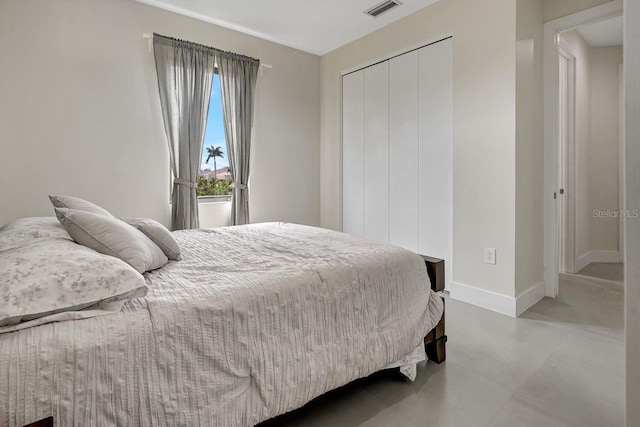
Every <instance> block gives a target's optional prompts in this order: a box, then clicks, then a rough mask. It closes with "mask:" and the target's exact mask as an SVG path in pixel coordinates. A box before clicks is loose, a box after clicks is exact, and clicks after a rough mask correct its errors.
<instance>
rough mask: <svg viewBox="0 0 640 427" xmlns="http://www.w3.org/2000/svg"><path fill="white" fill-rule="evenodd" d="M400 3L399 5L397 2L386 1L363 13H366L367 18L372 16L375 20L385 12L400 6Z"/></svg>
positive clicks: (393, 0)
mask: <svg viewBox="0 0 640 427" xmlns="http://www.w3.org/2000/svg"><path fill="white" fill-rule="evenodd" d="M401 4H402V3H400V2H399V1H398V0H387V1H383V2H382V3H380V4H377V5H375V6H373V7H372V8H370V9H367V10H365V11H364V13H366V14H367V15H369V16H372V17H374V18H377V17H378V16H380V15H382V14H383V13H385V12H387V11H388V10H391V9H393V8H394V7H396V6H400V5H401Z"/></svg>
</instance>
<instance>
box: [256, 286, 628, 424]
mask: <svg viewBox="0 0 640 427" xmlns="http://www.w3.org/2000/svg"><path fill="white" fill-rule="evenodd" d="M560 294H561V296H560V298H558V299H557V300H553V299H549V298H545V299H544V300H542V301H540V302H539V303H538V304H536V305H535V306H534V307H532V308H531V309H530V310H529V311H527V312H526V313H525V314H524V315H523V316H521V317H520V318H518V319H512V318H509V317H506V316H503V315H500V314H497V313H493V312H491V311H488V310H484V309H481V308H478V307H475V306H472V305H469V304H465V303H462V302H459V301H455V300H451V299H449V300H447V335H448V336H449V342H448V344H447V361H446V362H445V363H443V364H442V365H436V364H435V363H432V362H429V363H422V364H421V365H420V366H419V369H418V377H417V379H416V381H415V382H413V383H409V382H407V381H405V380H403V379H402V378H400V376H399V374H397V372H394V371H385V372H379V373H377V374H374V375H372V376H370V377H368V378H365V379H362V380H359V381H356V382H354V383H352V384H349V385H347V386H345V387H343V388H341V389H339V390H335V391H333V392H330V393H328V394H326V395H324V396H321V397H320V398H318V399H316V400H314V401H312V402H310V403H309V404H307V405H306V406H305V407H304V408H302V409H299V410H297V411H294V412H292V413H290V414H286V415H284V416H282V417H279V418H276V419H274V420H271V421H269V422H267V423H264V424H262V425H261V426H264V427H267V426H268V427H272V426H380V427H395V426H398V427H403V426H433V427H435V426H455V427H465V426H471V427H475V426H491V427H498V426H500V427H502V426H504V427H518V426H536V427H537V426H545V427H555V426H580V427H588V426H594V427H614V426H622V425H623V424H624V417H623V409H624V406H623V401H624V366H623V341H622V339H623V338H622V337H623V287H622V284H621V283H616V282H612V281H602V280H598V279H593V278H589V277H583V276H577V275H561V277H560Z"/></svg>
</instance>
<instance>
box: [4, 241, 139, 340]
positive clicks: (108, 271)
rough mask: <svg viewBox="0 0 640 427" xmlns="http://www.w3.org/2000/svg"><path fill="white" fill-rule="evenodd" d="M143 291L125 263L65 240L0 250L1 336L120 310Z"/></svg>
mask: <svg viewBox="0 0 640 427" xmlns="http://www.w3.org/2000/svg"><path fill="white" fill-rule="evenodd" d="M146 293H147V286H146V284H145V280H144V278H143V277H142V275H141V274H140V273H138V272H137V271H136V270H134V269H133V268H132V267H131V266H129V265H128V264H127V263H125V262H124V261H121V260H119V259H117V258H114V257H111V256H108V255H103V254H100V253H98V252H96V251H94V250H92V249H89V248H86V247H84V246H81V245H78V244H76V243H75V242H73V241H71V240H69V239H67V238H59V239H56V238H52V239H41V240H36V241H35V242H33V243H31V244H27V245H23V246H19V247H13V248H10V249H6V250H3V251H2V252H0V334H1V333H5V332H12V331H16V330H19V329H24V328H27V327H30V326H35V325H40V324H43V323H49V322H54V321H62V320H69V319H81V318H86V317H93V316H98V315H102V314H108V313H113V312H119V311H120V309H121V308H122V305H123V304H124V302H125V301H126V300H128V299H131V298H138V297H142V296H144V295H146Z"/></svg>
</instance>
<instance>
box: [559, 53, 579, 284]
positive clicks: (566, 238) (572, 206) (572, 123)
mask: <svg viewBox="0 0 640 427" xmlns="http://www.w3.org/2000/svg"><path fill="white" fill-rule="evenodd" d="M558 55H559V57H558V59H560V57H562V58H564V59H565V60H566V61H567V70H566V85H567V87H566V96H567V99H566V115H565V117H564V118H563V117H561V116H562V111H560V109H559V110H558V119H559V122H558V136H560V132H561V131H562V126H561V125H562V121H563V120H564V121H565V122H566V123H564V127H565V132H566V133H565V138H566V139H565V141H562V140H559V141H558V148H559V152H558V173H559V177H558V178H559V179H558V184H557V186H558V188H559V189H564V194H561V193H562V192H561V191H559V192H558V196H557V198H556V199H554V200H557V201H558V202H559V203H558V209H557V213H558V222H559V229H560V232H559V233H558V245H559V248H558V255H559V262H560V265H559V268H558V271H559V272H562V273H576V265H577V262H578V261H577V259H576V240H577V239H576V234H577V230H576V188H577V176H576V174H577V168H576V54H575V52H574V51H573V49H572V47H571V46H569V45H567V44H566V43H564V42H563V41H562V40H558ZM560 96H562V94H559V98H558V100H559V101H560Z"/></svg>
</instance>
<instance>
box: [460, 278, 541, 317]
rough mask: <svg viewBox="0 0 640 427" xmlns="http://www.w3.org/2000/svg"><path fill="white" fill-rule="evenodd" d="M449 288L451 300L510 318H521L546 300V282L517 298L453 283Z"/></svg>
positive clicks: (536, 285)
mask: <svg viewBox="0 0 640 427" xmlns="http://www.w3.org/2000/svg"><path fill="white" fill-rule="evenodd" d="M449 286H450V289H449V292H450V295H449V296H450V298H453V299H455V300H458V301H462V302H466V303H469V304H472V305H476V306H478V307H482V308H486V309H487V310H491V311H495V312H496V313H500V314H504V315H506V316H509V317H518V316H520V315H521V314H522V313H524V312H525V311H527V309H528V308H529V307H531V306H532V305H534V304H535V303H537V302H538V301H540V300H541V299H542V298H544V282H540V283H537V284H535V285H534V286H532V287H530V288H529V289H527V290H526V291H524V292H522V293H521V294H520V295H518V297H516V298H514V297H510V296H507V295H502V294H498V293H495V292H491V291H487V290H485V289H480V288H476V287H473V286H469V285H463V284H462V283H457V282H453V281H452V282H450V284H449Z"/></svg>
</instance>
